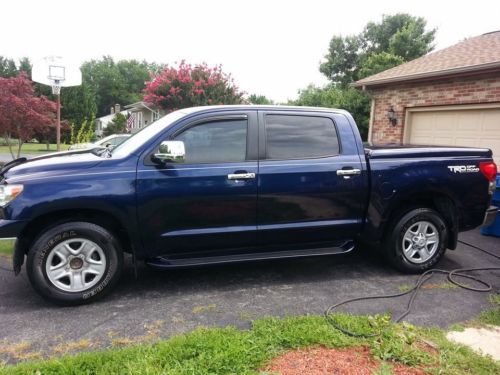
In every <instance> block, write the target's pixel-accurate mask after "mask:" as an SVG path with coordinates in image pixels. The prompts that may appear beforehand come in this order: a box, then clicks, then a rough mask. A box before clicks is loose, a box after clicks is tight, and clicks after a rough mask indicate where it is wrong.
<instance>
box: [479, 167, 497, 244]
mask: <svg viewBox="0 0 500 375" xmlns="http://www.w3.org/2000/svg"><path fill="white" fill-rule="evenodd" d="M491 204H492V205H493V206H497V207H499V208H500V174H498V175H497V188H496V189H495V192H494V193H493V199H492V202H491ZM481 234H484V235H485V236H495V237H500V211H499V212H498V213H497V216H496V218H495V221H494V222H493V224H491V225H490V226H488V227H482V228H481Z"/></svg>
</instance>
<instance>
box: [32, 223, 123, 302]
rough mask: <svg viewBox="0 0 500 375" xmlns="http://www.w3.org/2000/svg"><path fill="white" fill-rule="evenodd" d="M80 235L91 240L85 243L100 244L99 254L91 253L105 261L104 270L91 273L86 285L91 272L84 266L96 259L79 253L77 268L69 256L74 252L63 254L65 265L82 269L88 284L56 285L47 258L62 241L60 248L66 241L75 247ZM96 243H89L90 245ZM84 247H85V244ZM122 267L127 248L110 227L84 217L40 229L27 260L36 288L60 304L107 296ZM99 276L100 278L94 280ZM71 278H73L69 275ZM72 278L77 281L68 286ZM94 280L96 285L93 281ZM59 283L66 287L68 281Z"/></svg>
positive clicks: (81, 274)
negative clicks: (64, 288) (70, 289)
mask: <svg viewBox="0 0 500 375" xmlns="http://www.w3.org/2000/svg"><path fill="white" fill-rule="evenodd" d="M79 239H82V240H83V241H82V243H83V242H85V241H87V242H85V243H87V244H92V245H97V248H99V252H98V254H97V255H95V254H93V253H92V254H91V255H90V257H91V258H92V257H93V258H96V259H97V262H101V265H100V266H99V267H101V272H100V274H98V275H97V276H94V277H92V276H93V275H92V274H90V281H89V287H88V288H86V286H85V279H86V278H87V276H89V274H84V273H83V269H84V268H85V267H86V266H85V265H89V264H90V262H92V260H91V261H88V259H87V255H81V256H80V255H79V256H78V257H81V258H82V259H83V260H82V261H79V260H77V261H78V262H76V265H77V266H78V265H79V266H80V270H79V269H76V270H74V268H73V265H72V264H71V262H69V261H68V259H69V258H70V257H72V258H71V259H73V258H75V257H76V256H73V254H72V253H71V254H69V256H68V257H66V258H60V259H61V262H64V261H63V259H66V263H65V264H66V266H63V267H61V268H65V270H70V271H71V272H75V273H79V274H80V276H79V277H80V278H81V279H83V280H84V281H83V284H81V288H84V289H83V290H77V291H68V290H63V289H61V288H60V287H58V286H56V284H55V282H53V281H51V280H50V278H49V276H48V274H47V267H48V265H47V261H48V259H49V257H50V256H51V255H50V254H53V253H54V252H55V250H54V249H55V248H56V247H57V246H58V245H60V246H59V248H58V249H62V248H64V247H65V246H64V245H65V244H69V246H70V247H72V246H73V243H78V242H79ZM71 241H73V242H71ZM63 242H64V243H63ZM92 245H89V247H91V246H92ZM81 248H83V244H82V247H81ZM94 248H95V247H94ZM76 251H78V250H76ZM93 251H95V250H93ZM56 254H57V253H56ZM82 254H83V253H82ZM55 257H57V255H56V256H54V255H52V260H51V262H54V258H55ZM101 258H104V260H103V259H101ZM94 261H95V260H94ZM70 265H71V267H70ZM56 266H57V265H56ZM49 267H50V266H49ZM58 267H59V266H58ZM122 268H123V252H122V250H121V246H120V245H119V242H118V241H117V240H116V238H115V237H114V236H113V235H112V234H111V233H110V232H109V231H107V230H106V229H104V228H102V227H100V226H98V225H96V224H93V223H88V222H80V221H78V222H69V223H64V224H59V225H56V226H53V227H51V228H48V229H47V230H44V231H43V232H42V233H40V234H39V235H38V237H37V238H36V239H35V240H34V241H33V243H32V245H31V246H30V248H29V252H28V258H27V264H26V269H27V273H28V277H29V280H30V282H31V285H32V286H33V288H34V289H35V290H36V291H37V292H38V293H39V294H40V295H41V296H42V297H44V298H45V299H47V300H49V301H51V302H53V303H56V304H59V305H79V304H85V303H89V302H93V301H95V300H97V299H98V298H101V297H103V296H104V295H105V294H107V293H109V292H110V291H111V289H112V288H113V287H114V286H115V285H116V283H117V282H118V279H119V278H120V275H121V272H122ZM78 271H80V272H78ZM50 272H52V271H51V270H49V273H50ZM96 277H97V280H95V281H94V278H96ZM61 280H63V281H65V280H64V278H61ZM68 280H70V278H69V277H68ZM71 280H73V278H71ZM65 282H66V281H65ZM72 282H73V281H71V282H69V285H68V287H67V288H70V287H71V284H72ZM80 283H81V281H80ZM92 283H94V285H91V284H92ZM59 285H62V286H63V287H64V285H65V284H64V283H63V282H60V283H59ZM75 285H76V283H75Z"/></svg>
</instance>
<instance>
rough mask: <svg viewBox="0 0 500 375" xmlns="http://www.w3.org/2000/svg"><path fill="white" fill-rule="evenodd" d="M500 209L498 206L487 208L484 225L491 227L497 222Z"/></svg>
mask: <svg viewBox="0 0 500 375" xmlns="http://www.w3.org/2000/svg"><path fill="white" fill-rule="evenodd" d="M498 211H499V209H498V207H496V206H490V207H489V208H488V209H487V210H486V213H485V214H484V221H483V227H489V226H490V225H492V224H493V223H494V222H495V219H496V217H497V214H498Z"/></svg>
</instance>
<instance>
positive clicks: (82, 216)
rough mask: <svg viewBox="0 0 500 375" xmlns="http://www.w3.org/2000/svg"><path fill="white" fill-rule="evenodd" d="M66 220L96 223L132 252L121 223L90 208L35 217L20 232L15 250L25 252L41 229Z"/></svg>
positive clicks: (127, 250)
mask: <svg viewBox="0 0 500 375" xmlns="http://www.w3.org/2000/svg"><path fill="white" fill-rule="evenodd" d="M68 221H86V222H90V223H94V224H97V225H99V226H101V227H103V228H105V229H107V230H108V231H110V232H111V233H113V234H114V235H115V236H116V238H117V239H118V241H120V244H121V245H122V249H123V251H124V252H132V248H131V242H130V237H129V235H128V233H127V230H126V229H125V228H124V227H123V225H122V224H121V223H120V222H119V221H118V220H117V219H116V218H115V217H114V216H113V215H111V214H109V213H107V212H104V211H99V210H90V209H72V210H62V211H55V212H51V213H48V214H45V215H42V216H39V217H37V218H36V219H34V220H33V221H31V222H30V223H29V224H28V225H27V226H26V228H24V229H23V231H22V232H21V233H20V235H19V237H18V244H17V247H18V248H17V249H16V250H17V251H19V252H20V253H21V254H27V252H28V250H29V247H30V245H31V243H32V242H33V241H34V240H35V238H36V237H37V236H38V234H40V232H41V231H42V230H44V229H47V228H50V227H52V226H55V225H59V224H62V223H65V222H68Z"/></svg>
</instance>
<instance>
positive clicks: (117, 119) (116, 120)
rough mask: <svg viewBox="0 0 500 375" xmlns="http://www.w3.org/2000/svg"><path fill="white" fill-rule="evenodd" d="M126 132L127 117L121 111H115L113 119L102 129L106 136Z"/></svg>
mask: <svg viewBox="0 0 500 375" xmlns="http://www.w3.org/2000/svg"><path fill="white" fill-rule="evenodd" d="M126 132H127V117H125V115H123V114H122V113H117V114H116V115H115V116H114V117H113V120H111V122H110V123H109V124H108V126H106V128H105V129H104V130H103V135H104V136H106V137H107V136H108V135H111V134H122V133H126Z"/></svg>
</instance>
